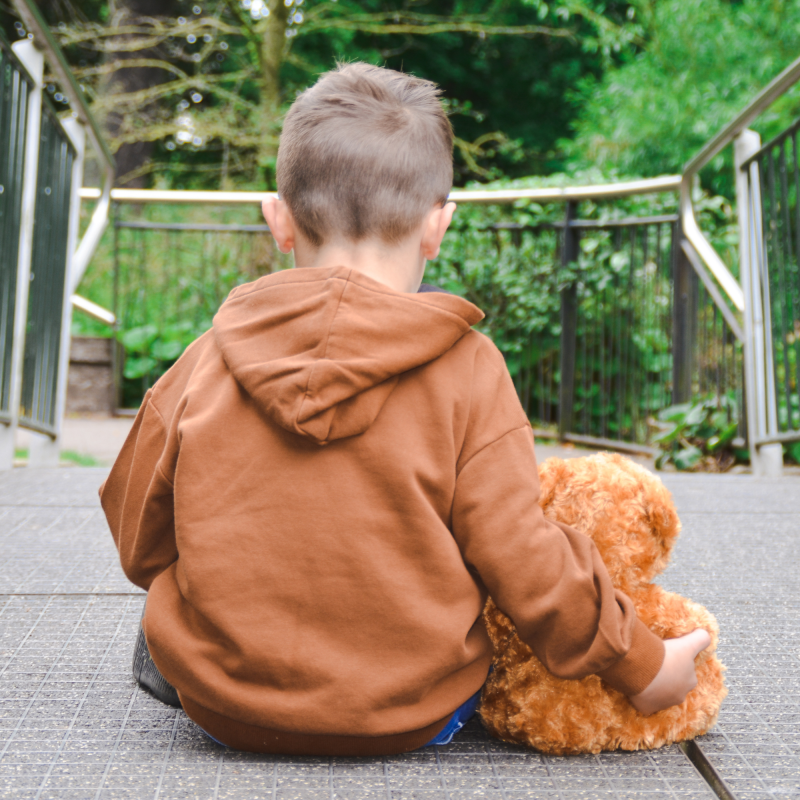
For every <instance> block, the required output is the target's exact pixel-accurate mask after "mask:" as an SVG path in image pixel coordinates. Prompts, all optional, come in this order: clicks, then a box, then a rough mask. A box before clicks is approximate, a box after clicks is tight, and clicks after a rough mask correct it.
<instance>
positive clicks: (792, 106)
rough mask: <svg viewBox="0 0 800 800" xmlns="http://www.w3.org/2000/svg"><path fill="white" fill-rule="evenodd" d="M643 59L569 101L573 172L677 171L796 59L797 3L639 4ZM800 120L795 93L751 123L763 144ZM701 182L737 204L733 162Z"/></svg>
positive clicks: (585, 82) (592, 82)
mask: <svg viewBox="0 0 800 800" xmlns="http://www.w3.org/2000/svg"><path fill="white" fill-rule="evenodd" d="M637 5H638V7H639V9H638V14H637V18H639V19H640V21H641V22H642V24H643V26H644V28H645V31H646V32H645V39H646V42H645V44H644V47H643V48H642V50H641V51H639V52H637V53H632V52H628V53H626V54H625V55H624V56H623V62H624V63H623V64H622V65H621V66H619V67H616V68H611V69H609V70H607V71H606V72H605V73H604V74H603V75H602V76H601V77H596V76H594V75H587V76H584V77H582V78H581V79H580V80H579V81H578V82H577V85H576V88H575V91H574V92H573V93H572V95H571V102H572V103H573V106H574V107H575V108H576V109H577V110H578V113H577V122H576V124H575V132H576V136H575V138H574V140H573V141H569V140H565V141H564V142H563V145H564V147H565V149H566V150H567V151H568V153H569V155H570V159H571V161H572V163H574V164H576V165H577V164H600V165H602V164H608V165H612V166H614V167H615V168H617V169H619V170H620V171H621V172H623V173H626V174H627V173H634V174H642V175H657V174H659V173H665V172H678V171H680V169H681V166H682V165H683V164H684V163H685V162H686V161H687V160H688V159H689V158H690V157H691V156H692V155H693V154H694V153H695V152H696V151H697V150H698V149H699V148H700V147H701V146H702V145H703V144H704V143H705V142H706V141H707V140H708V139H709V138H710V137H711V136H713V135H714V134H715V133H716V132H717V131H718V130H719V129H720V128H722V126H723V125H724V124H725V123H726V122H728V121H729V120H730V119H732V118H733V116H734V115H735V114H736V113H737V112H738V111H739V110H740V109H741V108H742V107H743V106H745V105H746V104H747V103H748V102H749V101H750V100H751V99H752V98H753V97H754V96H755V94H756V93H757V92H758V91H759V90H760V89H762V88H763V87H764V86H765V85H766V84H767V83H768V82H769V81H770V80H771V79H772V78H774V77H775V76H776V75H777V74H778V73H779V72H780V70H781V69H783V68H784V67H786V66H787V65H788V64H789V63H790V62H791V61H792V60H793V59H794V58H796V57H797V53H798V51H799V50H800V2H798V0H771V2H764V0H739V1H737V2H725V0H657V2H656V1H655V0H639V2H638V3H637ZM798 110H800V93H798V91H797V89H795V90H793V91H791V92H790V93H789V94H788V95H786V96H785V97H784V98H783V99H782V100H781V101H780V102H778V103H777V104H776V105H775V106H773V108H771V109H770V110H769V111H768V112H767V113H765V114H763V115H762V116H761V117H760V119H759V120H758V121H757V122H756V124H755V127H756V128H757V129H758V130H759V131H760V132H761V133H762V135H764V136H765V137H771V136H772V135H775V134H776V133H778V132H779V131H780V130H782V129H783V128H784V127H785V126H786V125H787V124H788V123H789V122H790V121H791V120H792V119H793V118H794V117H795V116H797V114H798ZM705 180H707V181H708V185H709V186H711V187H712V189H713V191H715V192H717V193H722V194H725V195H726V196H728V197H732V196H733V191H734V187H733V174H732V165H731V154H730V152H729V151H728V152H726V153H725V154H724V155H721V156H718V157H717V158H716V159H714V161H713V162H712V164H711V165H710V166H709V168H708V170H707V174H706V176H705Z"/></svg>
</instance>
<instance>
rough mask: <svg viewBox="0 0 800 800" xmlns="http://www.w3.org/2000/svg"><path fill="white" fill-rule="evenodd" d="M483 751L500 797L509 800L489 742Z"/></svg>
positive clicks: (484, 744)
mask: <svg viewBox="0 0 800 800" xmlns="http://www.w3.org/2000/svg"><path fill="white" fill-rule="evenodd" d="M483 749H484V750H485V751H486V755H487V756H489V765H490V766H491V768H492V775H494V777H495V779H496V780H497V785H498V786H499V787H500V795H501V797H502V798H503V800H508V797H507V796H506V786H505V782H504V781H503V780H502V778H501V776H500V773H499V772H498V771H497V764H496V762H495V760H494V756H493V755H492V751H491V749H490V748H489V743H488V742H484V743H483ZM389 800H391V795H390V796H389Z"/></svg>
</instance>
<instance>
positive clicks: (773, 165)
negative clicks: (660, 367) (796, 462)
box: [742, 120, 800, 438]
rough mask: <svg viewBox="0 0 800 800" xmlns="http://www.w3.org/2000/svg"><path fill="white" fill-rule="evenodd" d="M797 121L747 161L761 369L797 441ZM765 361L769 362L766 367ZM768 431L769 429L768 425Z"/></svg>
mask: <svg viewBox="0 0 800 800" xmlns="http://www.w3.org/2000/svg"><path fill="white" fill-rule="evenodd" d="M798 136H800V120H798V121H797V122H796V123H795V124H794V125H792V126H791V127H790V128H788V129H787V130H786V131H785V132H784V133H782V134H781V135H780V136H778V137H776V138H775V139H773V140H772V141H770V142H768V143H767V144H766V145H764V147H762V148H761V150H760V151H759V152H758V153H756V154H755V155H754V156H753V157H752V158H750V159H749V160H748V161H746V162H744V164H743V165H742V169H744V170H746V171H747V173H748V175H749V176H750V177H751V181H752V177H753V176H752V169H751V165H752V164H753V163H755V164H756V165H757V170H758V178H759V183H760V187H759V190H760V197H761V208H760V211H761V214H762V231H763V241H762V242H759V245H760V246H762V247H763V254H761V257H759V258H757V259H756V263H757V264H758V268H759V269H760V272H761V274H760V276H759V277H760V282H761V286H762V287H763V288H762V292H763V294H764V295H765V296H766V297H767V298H768V302H765V303H764V306H763V315H764V329H765V332H766V335H767V336H769V337H770V338H771V342H768V343H767V344H768V345H769V344H771V347H767V350H766V352H767V364H766V367H767V370H769V371H770V372H771V375H772V378H773V381H774V385H773V386H768V392H767V394H770V391H771V390H773V389H774V394H775V396H774V398H769V397H768V398H767V401H768V403H769V404H770V406H773V403H774V407H776V408H777V417H778V418H777V430H778V431H779V432H781V433H783V434H791V433H792V432H795V431H796V432H797V434H798V438H800V166H798V161H799V160H800V156H799V155H798V154H799V153H800V151H798ZM751 190H752V189H751ZM770 361H771V363H769V362H770ZM770 427H772V426H770Z"/></svg>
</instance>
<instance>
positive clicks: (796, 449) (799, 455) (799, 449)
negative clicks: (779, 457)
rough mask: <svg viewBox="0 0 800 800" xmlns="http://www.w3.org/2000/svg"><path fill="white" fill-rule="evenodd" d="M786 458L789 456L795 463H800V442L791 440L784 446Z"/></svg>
mask: <svg viewBox="0 0 800 800" xmlns="http://www.w3.org/2000/svg"><path fill="white" fill-rule="evenodd" d="M783 454H784V458H788V459H789V460H791V461H793V462H794V463H795V464H800V442H789V444H785V445H784V446H783Z"/></svg>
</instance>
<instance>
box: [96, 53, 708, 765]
mask: <svg viewBox="0 0 800 800" xmlns="http://www.w3.org/2000/svg"><path fill="white" fill-rule="evenodd" d="M277 174H278V187H279V190H280V197H281V199H280V200H275V199H270V200H267V201H266V202H265V203H264V215H265V217H266V220H267V222H268V223H269V226H270V230H271V231H272V233H273V235H274V237H275V240H276V242H277V244H278V247H279V248H280V249H281V250H282V251H283V252H286V253H288V252H289V251H291V250H293V251H294V259H295V265H296V269H293V270H287V271H284V272H279V273H275V274H272V275H267V276H265V277H263V278H261V279H259V280H257V281H255V282H254V283H252V284H248V285H245V286H241V287H239V288H237V289H235V290H234V291H233V292H231V294H230V296H229V298H228V300H227V301H226V302H225V303H224V304H223V306H222V307H221V309H220V311H219V313H218V314H217V316H216V317H215V319H214V325H213V328H212V329H211V330H210V331H208V332H207V333H205V334H204V335H203V336H201V337H200V338H199V339H198V340H197V341H196V342H194V344H192V345H191V347H189V349H188V350H187V351H186V353H185V354H184V355H183V356H182V357H181V359H180V360H179V361H178V362H177V363H176V364H175V366H174V367H173V368H172V369H171V370H170V371H169V372H168V373H167V374H166V375H165V376H164V377H163V378H161V380H160V381H159V382H158V384H157V385H156V386H155V387H154V388H153V389H151V390H150V391H149V392H148V393H147V395H146V397H145V399H144V402H143V403H142V407H141V409H140V411H139V415H138V417H137V420H136V423H135V425H134V427H133V429H132V431H131V434H130V436H129V438H128V440H127V442H126V444H125V446H124V448H123V450H122V452H121V454H120V456H119V458H118V460H117V463H116V464H115V465H114V468H113V470H112V472H111V474H110V476H109V478H108V480H107V481H106V483H105V484H104V486H103V487H102V488H101V498H102V504H103V508H104V510H105V512H106V515H107V517H108V521H109V524H110V526H111V530H112V533H113V535H114V539H115V542H116V543H117V546H118V548H119V552H120V559H121V561H122V566H123V569H124V570H125V573H126V574H127V575H128V577H129V578H130V579H131V580H132V581H133V582H134V583H136V584H137V585H139V586H141V587H143V588H144V589H147V590H148V600H147V609H146V614H145V617H144V620H143V623H144V630H145V632H146V636H147V642H146V644H147V645H149V648H150V651H151V653H152V658H153V661H154V665H152V666H151V667H150V677H149V678H146V675H145V676H144V677H143V682H144V683H145V684H146V685H147V686H149V687H150V688H151V689H155V690H157V691H158V692H160V693H161V694H162V696H163V697H164V698H165V699H170V697H169V694H170V692H172V691H173V690H172V686H174V687H175V690H176V692H177V694H176V696H177V697H179V700H180V702H181V703H182V705H183V708H184V709H185V711H186V713H187V714H188V715H189V716H190V717H191V718H192V719H193V720H194V721H195V722H196V723H197V724H198V725H199V726H200V727H201V728H203V729H204V730H205V731H206V732H207V733H208V734H209V735H210V736H212V737H213V738H215V739H216V740H218V741H220V742H222V743H224V744H226V745H229V746H232V747H236V748H240V749H245V750H254V751H261V752H271V753H288V754H317V755H382V754H390V753H399V752H404V751H408V750H413V749H416V748H418V747H421V746H424V745H426V744H431V743H444V742H445V741H448V740H449V737H451V736H452V734H453V732H454V731H455V730H457V729H458V727H460V725H462V724H463V722H464V719H465V718H467V717H468V716H469V714H470V713H473V712H474V709H475V705H476V703H477V697H478V694H479V692H480V689H481V686H482V684H483V682H484V681H485V679H486V675H487V673H488V670H489V667H490V663H491V647H490V643H489V641H488V637H487V634H486V631H485V629H484V626H483V623H482V621H481V612H482V610H483V606H484V603H485V601H486V598H487V594H491V596H492V597H493V598H494V600H495V602H496V603H497V605H498V606H499V607H500V608H501V609H503V611H505V612H506V613H507V614H508V615H509V616H510V617H511V618H512V619H513V620H514V623H515V624H516V626H517V630H518V631H519V634H520V636H521V637H522V638H523V639H524V640H525V641H526V642H527V643H528V644H529V645H530V646H531V647H532V648H533V650H534V652H535V653H536V654H537V656H539V658H540V659H541V660H542V661H543V662H544V663H545V664H546V665H547V666H548V667H549V669H550V670H551V671H552V672H554V673H555V674H556V675H560V676H563V677H569V678H578V677H582V676H584V675H587V674H591V673H597V674H599V675H601V676H602V677H603V678H604V679H605V680H606V681H607V682H608V683H609V684H610V685H611V686H614V687H616V688H618V689H620V690H621V691H623V692H625V693H626V694H628V695H629V696H630V697H631V698H632V701H633V702H634V703H635V704H636V705H637V707H638V708H639V709H640V710H642V711H643V712H644V713H650V712H651V711H654V710H657V709H658V708H662V707H666V706H669V705H671V704H673V703H676V702H680V701H681V700H682V699H683V697H684V695H685V694H686V692H687V691H688V690H689V689H691V688H692V686H693V685H694V683H693V681H694V656H695V654H696V653H697V652H699V650H701V649H703V648H704V647H705V646H707V644H708V635H707V634H705V632H702V631H700V632H695V634H692V635H690V636H689V637H684V639H678V640H673V641H672V642H669V643H667V646H666V647H665V645H664V644H663V643H662V642H661V641H660V640H659V639H658V638H657V637H656V636H655V635H654V634H652V633H651V632H650V631H649V630H648V629H647V628H646V627H645V626H644V625H643V624H642V623H641V622H640V621H639V620H638V619H637V618H636V615H635V612H634V610H633V607H632V604H631V602H630V600H629V599H628V598H627V597H625V596H624V595H623V594H621V593H620V592H616V591H615V590H614V588H613V586H612V585H611V582H610V580H609V577H608V574H607V572H606V570H605V568H604V566H603V564H602V562H601V560H600V558H599V555H598V553H597V551H596V549H595V548H594V545H593V544H592V542H591V540H590V539H589V538H588V537H586V536H584V535H582V534H580V533H578V532H576V531H573V530H572V529H570V528H568V527H566V526H563V525H556V524H554V523H551V522H548V521H547V520H545V519H544V518H543V516H542V512H541V509H540V508H539V506H538V504H537V499H538V480H537V471H536V462H535V459H534V452H533V438H532V434H531V427H530V424H529V423H528V420H527V418H526V416H525V413H524V412H523V410H522V408H521V406H520V404H519V401H518V399H517V396H516V393H515V392H514V388H513V385H512V382H511V379H510V377H509V375H508V371H507V370H506V367H505V363H504V361H503V358H502V356H501V354H500V353H499V351H498V350H497V349H496V348H495V347H494V345H493V344H492V343H491V342H490V340H489V339H487V338H486V337H484V336H482V335H480V334H478V333H477V332H475V331H473V330H471V326H472V325H473V324H475V323H476V322H478V321H479V320H480V319H481V318H482V316H483V315H482V313H481V312H480V311H479V310H478V309H477V308H476V307H475V306H473V305H472V304H471V303H469V302H467V301H466V300H463V299H462V298H460V297H456V296H453V295H449V294H446V293H437V292H431V291H428V292H425V293H421V294H420V293H417V290H418V288H419V286H420V281H421V279H422V275H423V271H424V267H425V261H426V259H430V258H435V257H436V255H437V254H438V251H439V245H440V243H441V241H442V238H443V236H444V234H445V231H446V230H447V226H448V224H449V222H450V219H451V217H452V215H453V211H454V210H455V206H454V204H453V203H447V202H446V199H447V195H448V193H449V191H450V186H451V182H452V130H451V128H450V124H449V121H448V120H447V117H446V116H445V114H444V112H443V110H442V108H441V105H440V103H439V99H438V92H437V90H436V88H435V87H434V86H433V85H432V84H431V83H429V82H427V81H423V80H418V79H416V78H413V77H410V76H407V75H403V74H400V73H397V72H392V71H390V70H385V69H379V68H377V67H371V66H368V65H365V64H350V65H346V66H340V67H339V68H338V69H336V70H334V71H333V72H330V73H327V74H326V75H324V76H323V77H322V78H321V79H320V80H319V82H318V83H317V84H316V85H315V86H314V87H312V88H311V89H309V90H308V91H306V92H304V93H303V94H302V95H300V96H299V97H298V98H297V100H296V101H295V103H294V105H293V106H292V108H291V109H290V111H289V113H288V115H287V117H286V122H285V126H284V130H283V134H282V137H281V145H280V152H279V156H278V167H277ZM142 644H143V646H144V640H142ZM145 673H147V670H145ZM162 676H163V677H162ZM145 678H146V679H145ZM173 700H175V697H173Z"/></svg>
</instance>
